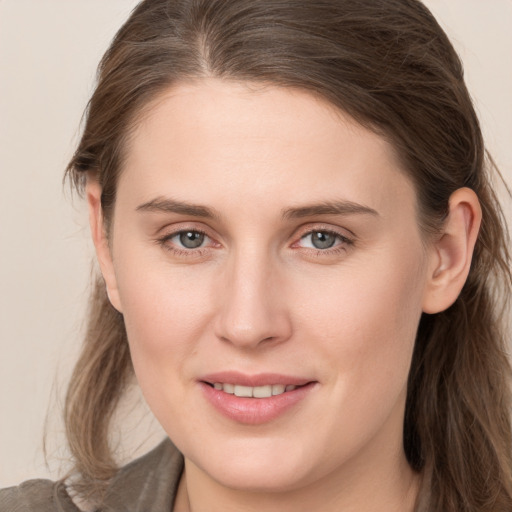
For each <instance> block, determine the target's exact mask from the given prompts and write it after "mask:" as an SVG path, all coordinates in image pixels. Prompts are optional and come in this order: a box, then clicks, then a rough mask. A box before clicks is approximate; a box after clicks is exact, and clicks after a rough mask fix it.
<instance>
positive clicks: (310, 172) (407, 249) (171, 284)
mask: <svg viewBox="0 0 512 512" xmlns="http://www.w3.org/2000/svg"><path fill="white" fill-rule="evenodd" d="M110 247H111V256H112V262H111V263H106V264H104V272H105V274H106V281H107V284H108V287H109V294H110V297H111V300H112V302H113V304H114V306H115V307H116V308H118V309H119V310H120V311H122V313H123V315H124V319H125V323H126V328H127V333H128V339H129V344H130V349H131V354H132V358H133V364H134V368H135V372H136V376H137V379H138V381H139V383H140V386H141V388H142V391H143V393H144V395H145V398H146V400H147V402H148V404H149V406H150V407H151V409H152V410H153V412H154V414H155V415H156V417H157V418H158V420H159V421H160V423H161V424H162V426H163V427H164V429H165V430H166V431H167V433H168V435H169V436H170V438H171V439H172V440H173V441H174V442H175V444H176V445H177V446H178V448H179V449H180V450H181V451H182V452H183V453H184V455H185V457H186V460H187V463H188V464H190V467H194V468H196V470H197V471H200V472H202V473H204V474H205V475H208V476H209V477H211V478H213V479H214V480H215V481H216V482H220V483H221V484H223V485H227V486H230V487H233V488H244V489H253V490H254V489H293V488H295V487H297V486H301V485H307V484H308V483H313V482H316V481H320V480H322V479H327V478H330V477H331V476H334V475H336V476H337V477H339V476H340V475H341V474H343V475H344V476H345V477H346V478H350V477H351V475H354V474H355V473H357V471H363V470H368V468H370V467H380V465H385V464H386V463H388V462H389V461H390V460H402V459H403V458H404V455H403V449H402V425H403V413H404V403H405V392H406V381H407V375H408V371H409V367H410V361H411V356H412V350H413V344H414V338H415V333H416V329H417V325H418V322H419V318H420V315H421V312H422V302H423V299H424V295H425V282H426V275H427V267H428V264H427V256H426V253H425V246H424V244H423V242H422V238H421V233H420V231H419V228H418V222H417V216H416V198H415V193H414V190H413V187H412V185H411V183H410V182H409V179H408V178H407V177H406V176H405V174H404V173H403V171H402V170H401V169H400V167H399V164H398V161H397V159H396V158H395V156H394V153H393V151H392V149H391V147H390V146H389V145H388V144H387V143H386V142H385V141H384V140H383V139H382V138H381V137H379V136H377V135H376V134H374V133H372V132H370V131H368V130H366V129H364V128H362V127H361V126H360V125H358V124H357V123H355V122H354V121H353V120H352V119H351V118H349V117H347V116H346V115H344V114H342V113H341V112H339V111H337V110H335V109H334V108H333V107H331V106H329V105H328V104H327V103H324V102H323V101H322V100H319V99H316V98H315V97H313V96H311V95H309V94H308V93H306V92H302V91H297V90H292V89H284V88H278V87H272V86H268V87H265V88H264V87H261V86H254V85H253V86H249V85H242V84H237V83H233V82H226V81H220V80H213V79H211V80H203V81H198V82H194V83H190V84H182V85H179V86H175V87H174V88H172V89H170V90H169V91H167V92H166V94H164V95H162V96H161V97H160V98H159V99H158V101H155V102H154V103H153V104H152V105H151V108H150V109H149V110H148V112H147V115H146V116H145V117H144V119H143V120H142V121H141V122H140V124H139V125H138V127H137V129H136V130H135V132H134V134H133V137H132V139H131V142H130V145H129V147H128V150H127V158H126V163H125V165H124V167H123V169H122V174H121V176H120V180H119V184H118V194H117V202H116V206H115V209H114V216H113V224H112V231H111V240H110ZM109 266H111V268H110V270H109V269H108V268H107V267H109ZM105 269H106V270H105ZM109 272H110V274H109ZM365 468H366V469H365Z"/></svg>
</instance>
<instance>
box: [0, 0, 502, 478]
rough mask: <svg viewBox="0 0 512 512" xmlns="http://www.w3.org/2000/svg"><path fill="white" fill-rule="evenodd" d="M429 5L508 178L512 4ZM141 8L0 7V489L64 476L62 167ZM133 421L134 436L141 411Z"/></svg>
mask: <svg viewBox="0 0 512 512" xmlns="http://www.w3.org/2000/svg"><path fill="white" fill-rule="evenodd" d="M426 3H427V5H428V6H429V7H430V8H431V9H432V10H433V12H434V13H435V14H436V15H437V16H438V19H439V20H440V22H441V24H442V25H443V26H444V27H445V28H446V29H447V31H448V33H449V35H450V36H451V37H452V40H453V41H454V43H455V45H456V47H457V49H458V50H459V52H460V54H461V56H462V58H463V60H464V62H465V66H466V74H467V80H468V83H469V87H470V90H471V91H472V93H473V96H474V99H475V102H476V106H477V109H478V112H479V114H480V116H481V120H482V122H483V127H484V132H485V135H486V138H487V141H488V146H489V148H490V149H491V151H492V153H493V154H494V156H495V158H496V160H497V161H498V164H499V165H500V167H501V170H502V172H503V173H504V175H505V176H506V178H507V180H508V182H509V183H512V144H511V142H510V135H511V134H512V99H511V94H512V93H511V91H512V37H511V31H512V0H487V1H484V0H428V1H427V2H426ZM135 4H136V1H135V0H0V177H1V186H0V344H1V352H0V354H1V356H0V487H3V486H7V485H12V484H15V483H17V482H19V481H21V480H24V479H27V478H33V477H36V476H37V477H48V476H49V477H54V478H55V477H56V476H57V474H58V472H59V470H62V468H63V467H65V461H66V452H65V446H64V442H63V438H62V426H61V424H60V421H59V418H60V404H61V401H62V396H63V391H64V389H65V382H66V379H67V378H68V376H69V370H70V366H71V364H72V361H73V358H74V355H75V354H76V351H77V346H78V343H79V340H80V332H81V329H82V318H83V311H84V306H85V301H86V297H87V288H88V283H89V279H90V271H89V267H90V262H91V260H92V251H91V247H90V243H89V241H88V235H87V228H86V219H85V211H84V207H83V204H82V203H81V201H80V200H78V199H76V200H74V201H72V200H71V197H70V194H69V193H68V192H67V191H66V190H65V189H63V188H62V184H61V180H62V172H63V169H64V167H65V165H66V163H67V161H68V159H69V157H70V156H71V152H72V148H73V145H74V143H75V142H76V141H77V136H78V126H79V121H80V117H81V113H82V110H83V108H84V106H85V104H86V102H87V99H88V97H89V95H90V93H91V91H92V84H93V81H94V73H95V67H96V64H97V62H98V61H99V59H100V57H101V55H102V53H103V51H104V50H105V49H106V46H107V44H108V42H109V40H110V39H111V37H112V36H113V34H114V32H115V30H116V29H117V28H118V27H119V26H120V25H121V23H122V21H123V20H124V19H125V17H126V16H127V15H128V13H129V11H130V9H131V8H132V7H133V6H134V5H135ZM508 208H509V209H508V212H509V215H510V212H511V211H512V210H511V209H510V200H509V201H508ZM511 217H512V215H511ZM48 411H49V412H48ZM47 412H48V421H47V422H46V425H47V430H48V451H49V463H50V467H47V466H45V463H44V457H43V443H42V436H43V430H44V427H45V418H46V414H47ZM125 415H126V417H129V418H130V423H131V425H132V427H131V428H133V429H135V427H136V426H137V425H136V424H137V423H138V422H139V420H140V418H141V415H140V414H138V415H136V414H131V413H130V412H129V411H128V412H127V413H125ZM140 430H142V434H139V435H138V436H134V438H133V439H131V441H130V442H131V443H134V442H135V443H139V442H141V439H146V438H148V437H149V441H148V442H147V443H146V445H144V446H147V444H148V443H149V444H151V442H153V441H154V439H155V436H156V437H158V435H159V434H158V432H157V433H156V434H153V437H150V434H149V433H150V432H152V426H151V424H150V422H149V423H148V421H142V424H141V425H139V431H140ZM144 446H141V447H140V450H144Z"/></svg>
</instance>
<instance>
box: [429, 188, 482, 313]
mask: <svg viewBox="0 0 512 512" xmlns="http://www.w3.org/2000/svg"><path fill="white" fill-rule="evenodd" d="M481 221H482V209H481V208H480V203H479V201H478V197H477V195H476V194H475V193H474V192H473V191H472V190H471V189H469V188H460V189H458V190H456V191H455V192H454V193H453V194H452V195H451V197H450V202H449V213H448V217H447V219H446V220H445V223H444V225H443V229H442V232H441V235H440V236H439V237H438V238H437V239H436V240H435V241H434V242H432V246H431V249H430V265H429V275H428V282H427V287H426V289H425V295H424V298H423V311H424V312H425V313H439V312H440V311H444V310H445V309H448V308H449V307H450V306H451V305H452V304H453V303H454V302H455V301H456V300H457V297H458V296H459V294H460V292H461V290H462V287H463V286H464V283H465V282H466V279H467V277H468V274H469V269H470V266H471V258H472V256H473V249H474V247H475V243H476V239H477V236H478V231H479V229H480V224H481Z"/></svg>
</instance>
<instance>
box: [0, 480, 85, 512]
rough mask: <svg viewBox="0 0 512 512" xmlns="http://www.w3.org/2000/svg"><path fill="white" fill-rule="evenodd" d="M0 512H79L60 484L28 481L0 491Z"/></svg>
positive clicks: (47, 481)
mask: <svg viewBox="0 0 512 512" xmlns="http://www.w3.org/2000/svg"><path fill="white" fill-rule="evenodd" d="M0 512H79V511H78V509H77V508H76V506H75V505H74V504H73V502H72V501H71V498H70V497H69V495H68V493H67V492H66V489H65V487H64V485H63V484H62V482H50V481H49V480H28V481H27V482H24V483H22V484H21V485H19V486H17V487H8V488H7V489H0Z"/></svg>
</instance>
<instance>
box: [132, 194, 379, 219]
mask: <svg viewBox="0 0 512 512" xmlns="http://www.w3.org/2000/svg"><path fill="white" fill-rule="evenodd" d="M136 210H137V211H142V212H156V213H158V212H161V213H177V214H180V215H190V216H192V217H202V218H205V219H219V218H220V215H219V214H218V213H217V212H216V211H215V210H212V209H211V208H208V207H207V206H202V205H196V204H192V203H186V202H183V201H178V200H176V199H170V198H164V197H157V198H155V199H152V200H151V201H148V202H146V203H143V204H141V205H139V206H137V208H136ZM356 214H357V215H372V216H379V213H378V212H377V210H374V209H373V208H370V207H368V206H364V205H361V204H358V203H354V202H352V201H332V202H330V201H327V202H322V203H318V204H311V205H306V206H299V207H294V208H286V209H284V210H282V217H283V219H285V220H290V219H301V218H304V217H311V216H314V215H356Z"/></svg>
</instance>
